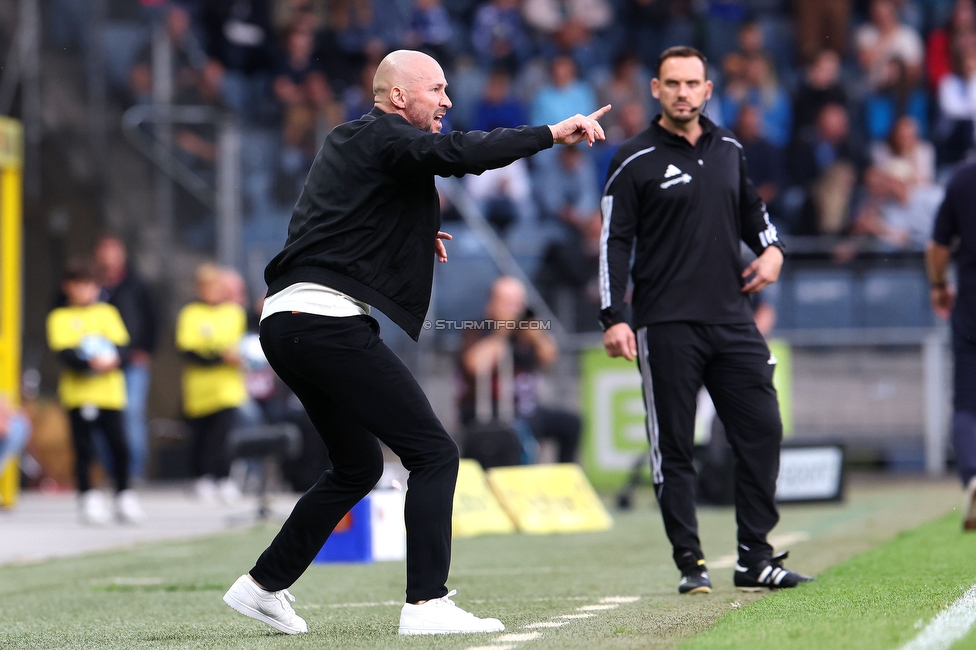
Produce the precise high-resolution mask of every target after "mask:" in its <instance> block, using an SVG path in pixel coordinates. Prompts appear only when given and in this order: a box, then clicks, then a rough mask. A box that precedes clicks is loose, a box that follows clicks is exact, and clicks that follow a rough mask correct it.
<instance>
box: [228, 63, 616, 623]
mask: <svg viewBox="0 0 976 650" xmlns="http://www.w3.org/2000/svg"><path fill="white" fill-rule="evenodd" d="M373 96H374V103H375V107H374V108H373V110H371V111H370V112H369V113H367V114H366V115H363V116H362V117H361V118H360V119H358V120H353V121H352V122H347V123H346V124H342V125H340V126H338V127H336V128H335V129H334V130H333V131H332V133H330V134H329V136H328V137H327V138H326V140H325V143H324V144H323V145H322V149H321V150H320V151H319V153H318V155H317V156H316V158H315V162H314V163H313V165H312V168H311V170H310V171H309V174H308V179H307V180H306V182H305V188H304V190H303V192H302V195H301V197H299V199H298V204H297V205H296V206H295V211H294V214H293V216H292V220H291V223H290V225H289V227H288V240H287V242H286V243H285V248H284V250H282V251H281V253H279V254H278V255H277V256H276V257H275V258H274V259H273V260H272V261H271V263H270V264H269V265H268V268H267V270H266V271H265V279H266V280H267V282H268V286H269V289H268V297H267V299H266V300H265V303H264V311H263V313H262V320H261V344H262V347H263V348H264V351H265V353H266V354H267V357H268V361H269V362H270V364H271V366H272V368H274V370H275V372H276V373H278V376H279V377H281V379H282V380H283V381H284V382H285V383H286V384H288V386H289V387H290V388H291V389H292V391H294V393H295V395H297V396H298V398H299V399H300V400H301V402H302V404H303V405H304V406H305V409H306V410H307V411H308V415H309V417H310V418H311V420H312V422H313V423H314V424H315V428H316V429H317V430H318V432H319V434H320V435H321V436H322V438H323V440H325V443H326V446H327V447H328V449H329V457H330V459H331V460H332V464H333V466H334V468H333V469H332V470H330V471H327V472H326V473H325V474H323V475H322V478H321V479H320V480H319V482H318V483H317V484H316V485H315V486H314V487H312V488H311V489H310V490H309V491H308V492H307V493H305V495H304V496H303V497H302V498H301V499H300V500H299V501H298V504H296V506H295V509H294V511H292V514H291V516H290V517H289V518H288V520H287V521H286V522H285V524H284V526H283V527H282V529H281V532H279V533H278V536H277V537H275V539H274V541H273V542H272V543H271V546H269V547H268V549H267V550H266V551H265V552H264V553H263V554H262V555H261V557H260V558H259V559H258V561H257V563H256V564H255V566H254V568H253V569H251V570H250V572H249V573H248V574H245V575H243V576H241V577H240V578H239V579H238V580H237V582H235V583H234V585H233V586H232V587H231V588H230V590H229V591H228V592H227V594H226V595H225V596H224V601H225V602H226V603H227V604H228V605H230V606H231V607H233V608H234V609H235V610H237V611H238V612H240V613H242V614H244V615H246V616H250V617H252V618H255V619H257V620H260V621H262V622H264V623H267V624H268V625H270V626H272V627H274V628H275V629H277V630H280V631H282V632H285V633H287V634H301V633H304V632H307V630H308V626H307V624H306V623H305V621H304V620H302V619H301V618H300V617H299V616H297V615H296V614H295V612H294V610H293V609H292V608H291V606H290V605H289V604H288V599H289V598H290V597H291V595H290V594H289V593H288V591H287V588H288V587H289V586H291V584H292V583H294V582H295V580H297V579H298V577H299V576H301V574H302V573H303V572H304V571H305V569H306V568H307V567H308V565H309V564H310V563H311V561H312V559H313V558H314V557H315V555H316V554H317V553H318V551H319V550H320V549H321V548H322V544H323V543H324V542H325V540H326V539H327V538H328V536H329V534H330V533H331V532H332V531H333V529H334V528H335V526H336V524H338V523H339V521H340V520H341V519H342V517H343V516H345V514H346V513H347V512H348V511H349V509H350V508H352V506H353V505H355V504H356V503H357V502H358V501H359V500H360V499H362V498H363V497H364V496H365V495H366V494H368V493H369V491H370V490H371V489H372V488H373V487H374V486H375V485H376V482H377V481H378V480H379V478H380V475H381V474H382V472H383V453H382V451H381V449H380V444H379V441H383V442H384V443H386V445H387V446H389V447H390V449H392V450H393V452H394V453H396V454H397V455H398V456H399V457H400V460H401V461H402V462H403V465H404V467H406V469H407V470H409V472H410V478H409V481H408V490H407V493H406V503H405V507H404V521H405V524H406V534H407V602H406V604H404V606H403V608H402V610H401V612H400V629H399V631H400V634H411V635H413V634H452V633H462V632H496V631H501V630H503V629H504V627H505V626H504V625H502V623H501V622H500V621H498V620H497V619H493V618H486V619H481V618H478V617H476V616H473V615H472V614H469V613H468V612H465V611H464V610H463V609H461V608H460V607H457V606H456V605H455V604H454V603H453V602H452V601H451V600H450V596H452V595H453V594H454V593H455V592H454V591H451V592H448V590H447V587H446V585H445V583H446V582H447V576H448V571H449V569H450V558H451V513H452V508H453V501H454V485H455V482H456V480H457V470H458V450H457V446H456V445H455V444H454V441H453V440H452V439H451V437H450V436H449V435H448V434H447V432H446V431H445V430H444V427H443V425H441V423H440V421H439V420H438V419H437V416H436V415H435V414H434V411H433V409H432V408H431V406H430V403H429V402H428V401H427V398H426V396H425V395H424V392H423V390H422V389H421V388H420V385H419V384H418V383H417V380H416V379H415V378H414V377H413V375H412V374H411V373H410V371H409V370H408V369H407V368H406V366H404V365H403V363H402V362H401V361H400V359H399V358H397V356H396V355H395V354H394V353H393V352H392V351H391V350H390V349H389V348H388V347H387V346H386V344H385V343H383V340H382V339H381V338H380V331H379V324H378V323H377V322H376V320H374V319H373V318H372V317H371V316H370V315H369V314H370V311H371V309H372V308H374V307H375V308H377V309H380V310H381V311H383V312H384V313H385V314H386V315H387V316H389V317H390V319H391V320H392V321H393V322H394V323H396V324H397V325H399V326H400V327H401V328H403V329H404V331H406V332H407V333H408V334H409V335H410V336H411V337H412V338H414V339H417V338H419V336H420V332H421V330H422V328H423V319H424V316H425V314H426V313H427V308H428V306H429V304H430V289H431V281H432V278H433V271H434V269H433V261H434V257H435V256H436V258H437V259H438V260H439V261H441V262H446V261H447V250H446V249H445V247H444V242H443V240H445V239H450V238H451V236H450V235H448V234H446V233H443V232H440V230H439V227H440V214H439V209H438V200H437V190H436V188H435V187H434V176H435V175H440V176H450V175H455V176H461V175H463V174H467V173H481V172H483V171H485V170H487V169H493V168H497V167H503V166H505V165H508V164H510V163H512V162H513V161H514V160H516V159H518V158H523V157H525V156H531V155H532V154H534V153H536V152H538V151H541V150H543V149H548V148H549V147H551V146H552V145H553V144H567V145H572V144H576V143H579V142H582V141H584V140H585V141H586V142H587V144H590V145H592V143H593V141H594V140H602V139H603V138H604V135H603V130H602V128H601V127H600V125H599V123H598V122H597V120H598V119H599V118H600V117H601V116H602V115H603V114H604V113H605V112H607V111H608V110H609V109H610V107H609V106H605V107H603V108H602V109H600V110H598V111H596V112H594V113H592V114H591V115H589V116H588V117H584V116H582V115H576V116H574V117H571V118H568V119H566V120H563V121H561V122H559V123H557V124H555V125H553V126H539V127H519V128H517V129H495V130H494V131H492V132H491V133H485V132H481V131H473V132H471V133H461V132H454V133H449V134H441V133H440V131H441V119H442V118H443V117H444V115H445V113H447V110H448V109H449V108H450V107H451V100H450V99H448V97H447V81H446V79H445V78H444V71H443V70H441V67H440V66H439V65H438V64H437V62H436V61H435V60H434V59H432V58H431V57H429V56H427V55H425V54H421V53H420V52H412V51H407V50H400V51H397V52H393V53H391V54H389V55H387V57H386V58H385V59H383V61H381V62H380V64H379V66H378V67H377V69H376V74H375V77H374V79H373ZM291 599H292V600H294V599H293V598H291Z"/></svg>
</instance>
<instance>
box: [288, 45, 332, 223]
mask: <svg viewBox="0 0 976 650" xmlns="http://www.w3.org/2000/svg"><path fill="white" fill-rule="evenodd" d="M314 45H315V41H314V37H313V35H312V34H311V33H310V32H309V31H307V30H305V29H300V28H293V29H292V30H291V31H290V32H288V34H287V35H286V36H285V51H284V53H283V55H282V57H281V60H280V62H279V64H278V68H277V70H276V72H275V74H276V76H275V79H274V86H273V87H274V94H275V99H277V100H278V102H279V103H280V104H281V106H282V109H283V112H284V114H283V115H282V122H283V124H282V134H281V139H282V146H281V154H280V156H281V159H280V161H279V163H278V177H277V179H276V187H275V190H276V193H277V195H278V199H279V202H280V203H282V204H286V205H289V206H290V205H291V204H293V203H294V201H295V199H296V198H298V193H299V191H301V182H302V179H304V178H305V174H306V173H307V172H308V168H309V167H310V166H311V165H312V159H313V158H314V157H315V152H316V151H318V147H319V139H320V138H319V135H320V134H322V133H327V132H328V131H330V130H331V129H332V127H334V126H335V125H336V124H338V123H339V122H341V121H342V117H343V115H342V106H341V104H339V102H338V101H336V100H335V98H334V97H333V95H332V89H331V88H330V87H329V83H328V81H327V80H326V78H325V75H324V74H323V73H322V70H321V68H320V66H319V64H318V63H317V62H316V61H315V60H314V59H313V58H312V51H313V48H314Z"/></svg>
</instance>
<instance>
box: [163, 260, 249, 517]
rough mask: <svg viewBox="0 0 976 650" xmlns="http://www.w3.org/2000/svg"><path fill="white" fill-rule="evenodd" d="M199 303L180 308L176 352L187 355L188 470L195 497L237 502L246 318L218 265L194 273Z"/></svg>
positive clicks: (185, 378) (185, 397) (185, 399)
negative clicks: (233, 436) (235, 456)
mask: <svg viewBox="0 0 976 650" xmlns="http://www.w3.org/2000/svg"><path fill="white" fill-rule="evenodd" d="M196 286H197V300H196V301H194V302H191V303H189V304H188V305H186V306H185V307H183V309H181V310H180V313H179V315H178V316H177V320H176V349H177V350H179V351H180V352H181V353H182V355H183V361H184V364H183V415H184V417H185V418H186V423H187V426H188V427H189V429H190V433H191V436H192V442H191V448H190V470H191V472H192V473H193V477H194V478H195V479H196V483H195V484H194V489H195V491H196V494H197V496H198V497H199V498H200V499H201V500H203V501H205V502H212V501H214V500H215V498H217V497H219V498H220V499H222V500H224V501H225V502H227V503H233V502H235V501H237V500H238V498H239V497H240V490H239V489H238V487H237V485H236V484H235V483H234V482H233V481H232V480H231V479H230V478H229V477H228V475H229V473H230V459H229V458H228V457H227V449H226V441H227V434H228V433H229V432H230V430H231V429H232V428H233V427H234V425H235V424H236V423H237V417H238V408H239V407H240V406H241V405H242V404H244V403H245V402H246V401H247V389H246V387H245V385H244V374H243V371H242V370H241V367H240V353H239V349H238V348H239V345H240V342H241V338H242V337H243V336H244V333H245V331H246V330H247V315H246V314H245V313H244V308H243V307H241V306H240V304H238V303H235V302H231V301H230V300H229V299H228V298H229V296H228V291H227V289H228V284H227V273H226V271H225V269H222V268H220V267H219V266H216V265H215V264H202V265H200V266H199V267H198V268H197V271H196Z"/></svg>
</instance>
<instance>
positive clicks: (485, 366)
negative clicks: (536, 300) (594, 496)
mask: <svg viewBox="0 0 976 650" xmlns="http://www.w3.org/2000/svg"><path fill="white" fill-rule="evenodd" d="M485 318H486V319H489V320H493V321H496V322H499V323H503V324H504V325H503V326H501V327H496V328H495V329H490V330H489V329H478V330H474V329H468V330H465V331H464V335H463V337H462V341H461V349H460V351H459V353H458V354H459V357H458V361H459V364H460V367H461V374H462V377H463V385H462V388H461V395H460V416H461V422H462V423H463V424H471V423H472V422H474V419H475V394H476V388H475V382H476V378H477V377H478V376H479V375H482V376H489V377H490V378H491V379H490V381H491V395H492V402H491V408H492V413H493V414H495V415H496V416H497V414H498V405H499V401H500V400H501V399H502V396H501V395H500V394H499V390H500V388H501V382H500V381H499V377H498V367H499V363H500V359H501V357H502V355H505V354H511V355H512V366H513V374H514V376H513V378H512V390H513V391H514V393H515V394H514V405H515V417H516V418H517V419H521V420H523V421H524V422H526V423H527V424H528V425H529V428H530V429H531V431H532V435H533V436H534V437H535V439H536V440H539V441H542V440H547V439H548V440H554V441H555V442H556V444H557V445H558V455H557V459H558V461H557V462H560V463H572V462H575V461H576V452H577V449H578V447H579V438H580V430H581V424H580V419H579V416H578V415H576V414H575V413H571V412H569V411H567V410H565V409H560V408H553V407H547V406H542V405H541V404H539V400H540V394H539V393H540V387H541V384H542V377H541V376H540V374H539V373H540V372H541V371H543V370H545V369H546V368H548V367H549V366H551V365H552V364H553V363H554V362H555V361H556V359H557V358H558V357H559V348H558V346H557V345H556V340H555V339H554V338H553V337H552V335H551V334H550V333H549V332H548V331H546V330H545V329H543V328H542V327H531V326H530V321H534V320H535V318H534V316H533V315H532V314H531V312H529V311H527V310H526V304H525V285H523V284H522V282H521V281H519V280H518V279H517V278H513V277H510V276H503V277H500V278H498V279H497V280H495V282H494V283H492V285H491V295H490V298H489V300H488V304H487V305H485ZM537 322H538V321H537ZM509 325H511V327H509ZM535 455H536V454H534V453H530V454H529V455H528V457H529V458H534V457H535Z"/></svg>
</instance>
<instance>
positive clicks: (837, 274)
mask: <svg viewBox="0 0 976 650" xmlns="http://www.w3.org/2000/svg"><path fill="white" fill-rule="evenodd" d="M792 284H793V291H792V302H793V317H794V326H795V327H797V328H830V327H833V328H844V327H854V326H855V325H856V320H855V307H854V300H855V290H854V285H855V283H854V274H853V273H852V272H851V271H847V270H840V269H838V270H823V271H821V270H801V271H797V272H796V273H795V274H794V275H793V282H792Z"/></svg>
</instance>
